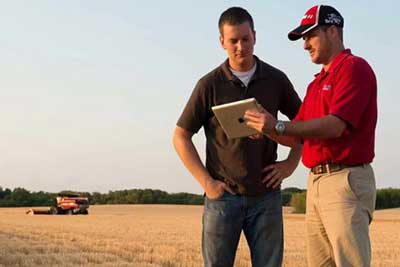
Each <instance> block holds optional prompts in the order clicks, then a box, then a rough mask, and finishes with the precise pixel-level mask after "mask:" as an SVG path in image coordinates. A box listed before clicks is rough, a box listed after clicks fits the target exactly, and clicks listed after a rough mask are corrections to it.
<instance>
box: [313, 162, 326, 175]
mask: <svg viewBox="0 0 400 267" xmlns="http://www.w3.org/2000/svg"><path fill="white" fill-rule="evenodd" d="M323 172H324V165H322V164H320V165H318V166H316V170H315V174H321V173H323Z"/></svg>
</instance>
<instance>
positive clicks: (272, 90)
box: [177, 57, 301, 196]
mask: <svg viewBox="0 0 400 267" xmlns="http://www.w3.org/2000/svg"><path fill="white" fill-rule="evenodd" d="M255 59H256V63H257V68H256V72H255V73H254V75H253V77H252V78H251V80H250V82H249V84H248V86H247V87H246V86H245V85H244V84H243V83H242V82H241V81H240V80H239V79H238V78H237V77H236V76H234V75H233V74H232V72H231V71H230V70H229V63H228V60H226V61H225V62H224V63H223V64H222V65H220V66H219V67H217V68H216V69H214V70H213V71H211V72H210V73H208V74H207V75H205V76H204V77H203V78H201V79H200V80H199V82H198V83H197V85H196V87H195V89H194V90H193V93H192V95H191V97H190V99H189V101H188V103H187V105H186V107H185V109H184V110H183V113H182V115H181V117H180V118H179V120H178V122H177V125H178V126H179V127H182V128H184V129H185V130H187V131H189V132H192V133H197V132H198V131H199V130H200V128H201V127H204V132H205V135H206V140H207V143H206V168H207V170H208V171H209V173H210V175H211V176H212V177H213V178H214V179H218V180H221V181H224V182H226V183H227V184H228V185H229V186H230V187H231V188H232V189H233V190H234V191H236V192H237V193H239V194H243V195H249V196H255V195H261V194H263V193H265V192H267V191H270V190H271V189H268V188H266V186H265V184H263V183H262V178H263V175H262V169H263V168H264V167H265V166H267V165H268V164H271V163H273V162H275V161H276V159H277V153H276V150H277V144H276V143H275V142H273V141H271V140H270V139H268V138H266V137H264V138H263V139H261V140H253V139H250V138H248V137H245V138H237V139H228V137H227V136H226V134H225V133H224V131H223V129H222V128H221V125H220V124H219V122H218V121H217V119H216V117H215V116H214V113H213V112H212V110H211V107H213V106H215V105H220V104H225V103H229V102H233V101H238V100H243V99H247V98H251V97H254V98H256V99H257V101H258V102H259V103H260V104H261V105H262V106H263V107H264V108H265V109H266V110H268V112H270V113H271V114H272V115H274V116H275V117H276V116H277V113H278V111H280V112H281V113H283V114H285V115H286V116H287V117H288V118H289V119H293V118H294V117H295V116H296V114H297V111H298V109H299V107H300V105H301V100H300V98H299V97H298V95H297V93H296V92H295V91H294V89H293V86H292V84H291V83H290V81H289V79H288V78H287V77H286V75H285V74H284V73H283V72H282V71H280V70H278V69H276V68H274V67H272V66H270V65H268V64H266V63H264V62H262V61H261V60H259V59H258V58H257V57H255Z"/></svg>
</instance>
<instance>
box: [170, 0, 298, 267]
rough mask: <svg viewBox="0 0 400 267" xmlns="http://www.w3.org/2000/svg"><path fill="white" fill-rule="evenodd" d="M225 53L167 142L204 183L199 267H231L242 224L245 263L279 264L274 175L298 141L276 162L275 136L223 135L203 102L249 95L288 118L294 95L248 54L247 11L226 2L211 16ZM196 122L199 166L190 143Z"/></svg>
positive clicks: (289, 166)
mask: <svg viewBox="0 0 400 267" xmlns="http://www.w3.org/2000/svg"><path fill="white" fill-rule="evenodd" d="M219 30H220V42H221V45H222V47H223V48H224V49H225V50H226V51H227V54H228V59H227V60H226V61H225V62H224V63H223V64H222V65H220V66H219V67H217V68H216V69H214V70H213V71H211V72H210V73H208V74H207V75H205V76H204V77H203V78H201V79H200V80H199V82H198V83H197V85H196V87H195V89H194V91H193V93H192V95H191V97H190V99H189V101H188V103H187V105H186V107H185V109H184V110H183V113H182V115H181V117H180V118H179V120H178V123H177V127H176V129H175V133H174V146H175V149H176V151H177V153H178V155H179V156H180V158H181V160H182V161H183V163H184V165H185V166H186V168H187V169H188V170H189V171H190V172H191V173H192V175H193V176H194V177H195V178H196V180H197V181H198V182H199V183H200V185H201V186H202V188H203V189H204V191H205V196H206V197H205V203H204V213H203V234H202V252H203V258H204V265H205V266H207V267H211V266H215V267H216V266H218V267H232V266H233V263H234V259H235V254H236V249H237V245H238V241H239V238H240V234H241V232H242V230H243V232H244V234H245V236H246V240H247V242H248V245H249V247H250V252H251V261H252V266H263V267H265V266H271V267H278V266H281V264H282V255H283V226H282V202H281V194H280V183H281V181H282V180H283V179H284V178H286V177H288V176H289V175H291V174H292V172H293V171H294V169H295V168H296V167H297V165H298V161H299V159H300V154H301V145H299V146H297V147H295V148H293V149H292V150H291V151H290V153H289V156H288V158H287V159H286V160H284V161H281V162H276V160H277V144H276V143H275V142H273V141H271V140H270V139H268V138H266V137H265V136H263V135H259V136H253V137H252V138H249V137H246V138H238V139H228V137H227V136H226V134H225V133H224V131H223V129H222V128H221V125H220V124H219V123H218V121H217V119H216V118H215V116H214V114H213V112H212V110H211V107H213V106H215V105H220V104H224V103H229V102H232V101H237V100H243V99H246V98H251V97H254V98H256V99H257V100H258V102H259V103H260V104H261V105H262V106H263V107H264V108H265V109H267V110H268V111H269V112H271V114H273V115H274V116H277V113H278V111H280V112H282V113H283V114H285V115H286V116H287V117H289V118H290V119H292V118H294V116H295V115H296V114H297V112H298V109H299V107H300V104H301V101H300V99H299V97H298V95H297V94H296V92H295V91H294V89H293V87H292V85H291V83H290V81H289V80H288V78H287V77H286V75H285V74H284V73H283V72H281V71H279V70H278V69H276V68H274V67H272V66H270V65H268V64H266V63H264V62H263V61H261V60H259V59H258V58H257V57H256V56H254V55H253V49H254V44H255V31H254V25H253V20H252V17H251V16H250V14H249V13H248V12H247V11H246V10H244V9H242V8H238V7H233V8H229V9H228V10H226V11H225V12H223V13H222V15H221V17H220V20H219ZM201 127H204V132H205V135H206V140H207V144H206V166H204V165H203V164H202V162H201V160H200V158H199V155H198V153H197V150H196V148H195V147H194V145H193V143H192V140H191V138H192V136H193V134H195V133H197V132H198V131H199V129H200V128H201Z"/></svg>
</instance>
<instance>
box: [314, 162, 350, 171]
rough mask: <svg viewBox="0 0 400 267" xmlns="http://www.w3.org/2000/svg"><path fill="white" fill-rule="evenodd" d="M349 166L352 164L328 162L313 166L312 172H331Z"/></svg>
mask: <svg viewBox="0 0 400 267" xmlns="http://www.w3.org/2000/svg"><path fill="white" fill-rule="evenodd" d="M348 167H350V166H348V165H345V164H341V163H326V164H321V165H317V166H314V167H312V168H311V172H312V173H313V174H322V173H330V172H337V171H340V170H343V169H345V168H348Z"/></svg>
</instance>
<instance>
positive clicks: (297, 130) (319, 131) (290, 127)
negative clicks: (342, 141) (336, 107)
mask: <svg viewBox="0 0 400 267" xmlns="http://www.w3.org/2000/svg"><path fill="white" fill-rule="evenodd" d="M345 129H346V123H345V122H344V121H342V120H341V119H339V118H337V117H336V116H333V115H327V116H324V117H321V118H317V119H312V120H307V121H296V122H285V133H284V135H285V136H288V137H301V138H321V139H323V138H335V137H339V136H341V135H342V133H343V131H344V130H345Z"/></svg>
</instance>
